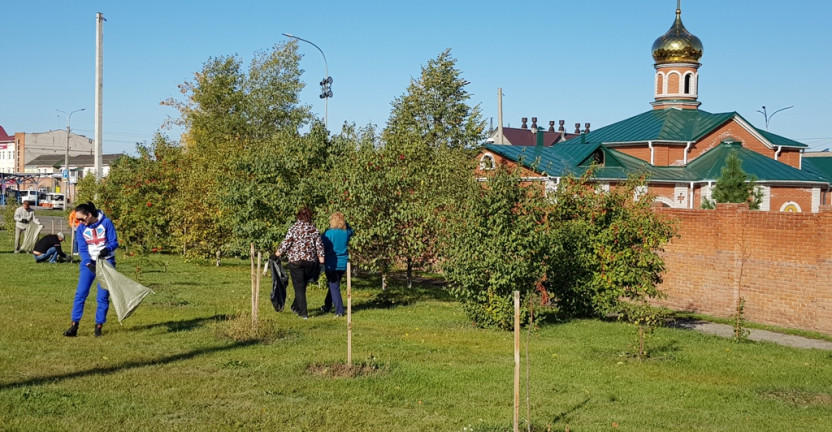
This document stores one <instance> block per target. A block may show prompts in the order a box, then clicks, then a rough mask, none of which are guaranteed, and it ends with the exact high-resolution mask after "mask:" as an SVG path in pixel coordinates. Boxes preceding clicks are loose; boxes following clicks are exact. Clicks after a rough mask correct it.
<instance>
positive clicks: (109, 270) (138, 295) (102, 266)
mask: <svg viewBox="0 0 832 432" xmlns="http://www.w3.org/2000/svg"><path fill="white" fill-rule="evenodd" d="M97 267H98V269H97V270H96V273H97V274H98V276H100V278H99V282H101V286H102V287H103V288H104V289H106V290H107V291H110V304H112V305H113V307H115V309H116V315H118V322H119V323H121V322H122V321H124V320H125V319H127V317H129V316H130V314H132V313H133V311H135V310H136V308H137V307H139V304H141V302H142V300H144V298H145V297H146V296H147V295H148V294H150V293H152V292H153V290H152V289H150V288H148V287H146V286H144V285H142V284H140V283H138V282H136V281H134V280H132V279H130V278H128V277H127V276H124V275H123V274H121V273H119V272H117V271H116V269H115V267H113V266H112V264H110V263H109V262H107V261H106V260H99V261H98V266H97Z"/></svg>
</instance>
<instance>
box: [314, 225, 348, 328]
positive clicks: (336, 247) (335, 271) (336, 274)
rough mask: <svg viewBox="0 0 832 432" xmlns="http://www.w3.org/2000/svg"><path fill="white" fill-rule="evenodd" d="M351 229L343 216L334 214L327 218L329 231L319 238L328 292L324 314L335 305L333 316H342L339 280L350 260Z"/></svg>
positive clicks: (342, 304)
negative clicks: (321, 244)
mask: <svg viewBox="0 0 832 432" xmlns="http://www.w3.org/2000/svg"><path fill="white" fill-rule="evenodd" d="M352 235H353V232H352V228H350V226H349V225H347V223H346V222H344V214H343V213H341V212H335V213H333V214H332V216H330V217H329V229H328V230H326V231H325V232H324V234H323V235H322V236H321V237H322V240H323V242H324V270H325V271H326V280H327V282H328V283H329V292H327V293H326V300H324V306H323V307H322V308H321V310H322V311H323V312H324V313H326V312H329V311H330V309H332V304H333V303H335V316H343V315H344V301H343V300H342V299H341V278H342V277H343V276H344V272H345V271H346V270H347V261H349V259H350V254H349V250H348V246H349V242H350V237H352Z"/></svg>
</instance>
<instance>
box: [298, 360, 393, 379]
mask: <svg viewBox="0 0 832 432" xmlns="http://www.w3.org/2000/svg"><path fill="white" fill-rule="evenodd" d="M386 369H387V368H386V366H383V365H379V364H377V363H375V362H365V363H356V364H354V365H352V367H350V365H348V364H346V363H340V362H339V363H332V364H312V365H309V366H308V367H307V368H306V373H308V374H310V375H316V376H321V377H326V378H356V377H362V376H370V375H378V374H380V373H383V372H384V371H385V370H386Z"/></svg>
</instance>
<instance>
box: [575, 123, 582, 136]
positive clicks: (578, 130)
mask: <svg viewBox="0 0 832 432" xmlns="http://www.w3.org/2000/svg"><path fill="white" fill-rule="evenodd" d="M575 133H576V134H579V133H581V124H580V123H575Z"/></svg>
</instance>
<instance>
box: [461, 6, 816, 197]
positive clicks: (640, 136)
mask: <svg viewBox="0 0 832 432" xmlns="http://www.w3.org/2000/svg"><path fill="white" fill-rule="evenodd" d="M652 53H653V59H654V60H655V64H654V68H655V79H654V87H653V102H651V105H652V109H651V110H649V111H646V112H643V113H641V114H638V115H635V116H632V117H630V118H627V119H624V120H621V121H619V122H616V123H613V124H610V125H608V126H605V127H601V128H598V129H595V130H592V131H584V132H583V133H581V134H580V135H578V136H573V137H571V138H570V139H567V140H564V141H562V142H556V143H554V144H553V145H550V146H546V145H536V146H528V145H525V146H519V145H500V144H487V145H485V146H483V147H482V150H481V152H480V153H479V155H478V156H477V157H478V159H479V169H478V171H479V174H482V175H484V174H485V171H488V170H490V169H493V168H494V167H496V166H498V165H501V164H504V165H508V166H520V167H521V168H522V170H523V177H524V180H527V181H532V182H542V183H544V184H545V186H546V188H547V190H552V189H553V188H556V187H557V184H558V182H559V181H560V178H561V177H563V176H565V175H569V174H572V175H581V174H582V173H583V172H584V171H585V170H586V169H588V168H589V167H590V166H592V165H595V166H596V170H595V171H594V175H593V178H594V179H595V181H597V182H598V183H600V185H601V188H602V189H607V190H608V189H610V188H615V187H616V185H619V184H621V183H623V182H624V181H625V180H626V179H627V176H628V175H630V174H632V173H636V172H647V173H648V175H649V177H648V183H647V190H646V191H640V193H643V192H647V193H649V194H651V195H653V196H655V197H656V201H657V202H659V203H661V204H662V205H664V206H668V207H673V208H691V209H692V208H699V207H700V206H701V205H702V203H703V202H704V201H705V200H706V199H710V197H711V191H712V190H713V187H714V185H715V184H716V181H717V179H718V178H719V176H720V174H721V171H722V168H723V167H724V166H725V159H726V157H727V156H728V155H729V154H730V153H731V152H737V155H738V156H739V158H740V159H741V160H742V168H743V170H744V171H745V172H746V173H747V174H749V175H753V176H756V178H757V182H756V185H757V187H758V189H759V190H760V191H761V192H762V196H763V201H762V204H761V205H760V210H764V211H789V212H818V211H819V208H820V206H821V205H828V204H830V178H829V176H826V175H823V173H822V172H820V171H818V170H816V169H813V168H814V165H817V164H814V165H812V164H811V163H810V164H808V165H809V166H806V167H804V163H803V159H804V158H803V152H804V150H805V149H806V148H807V145H806V144H803V143H800V142H797V141H795V140H792V139H789V138H786V137H783V136H780V135H777V134H773V133H770V132H767V131H765V130H761V129H758V128H756V127H755V126H754V125H752V124H751V123H750V122H749V121H747V120H746V119H744V118H743V117H742V116H741V115H739V114H738V113H736V112H726V113H709V112H706V111H703V110H701V109H699V106H700V102H699V100H698V93H699V67H700V65H701V64H700V62H699V60H700V59H701V58H702V54H703V47H702V42H701V41H700V40H699V38H697V37H696V36H694V35H693V34H691V33H690V32H688V30H687V29H686V28H685V26H684V25H683V24H682V11H681V10H680V9H679V8H677V9H676V19H675V21H674V22H673V25H672V26H671V27H670V30H668V31H667V33H665V34H664V35H662V36H661V37H659V38H658V39H656V41H655V42H654V43H653V47H652ZM587 129H588V128H587ZM542 132H543V131H542V130H540V131H538V132H537V133H542ZM538 141H542V140H538ZM830 160H832V159H830Z"/></svg>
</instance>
